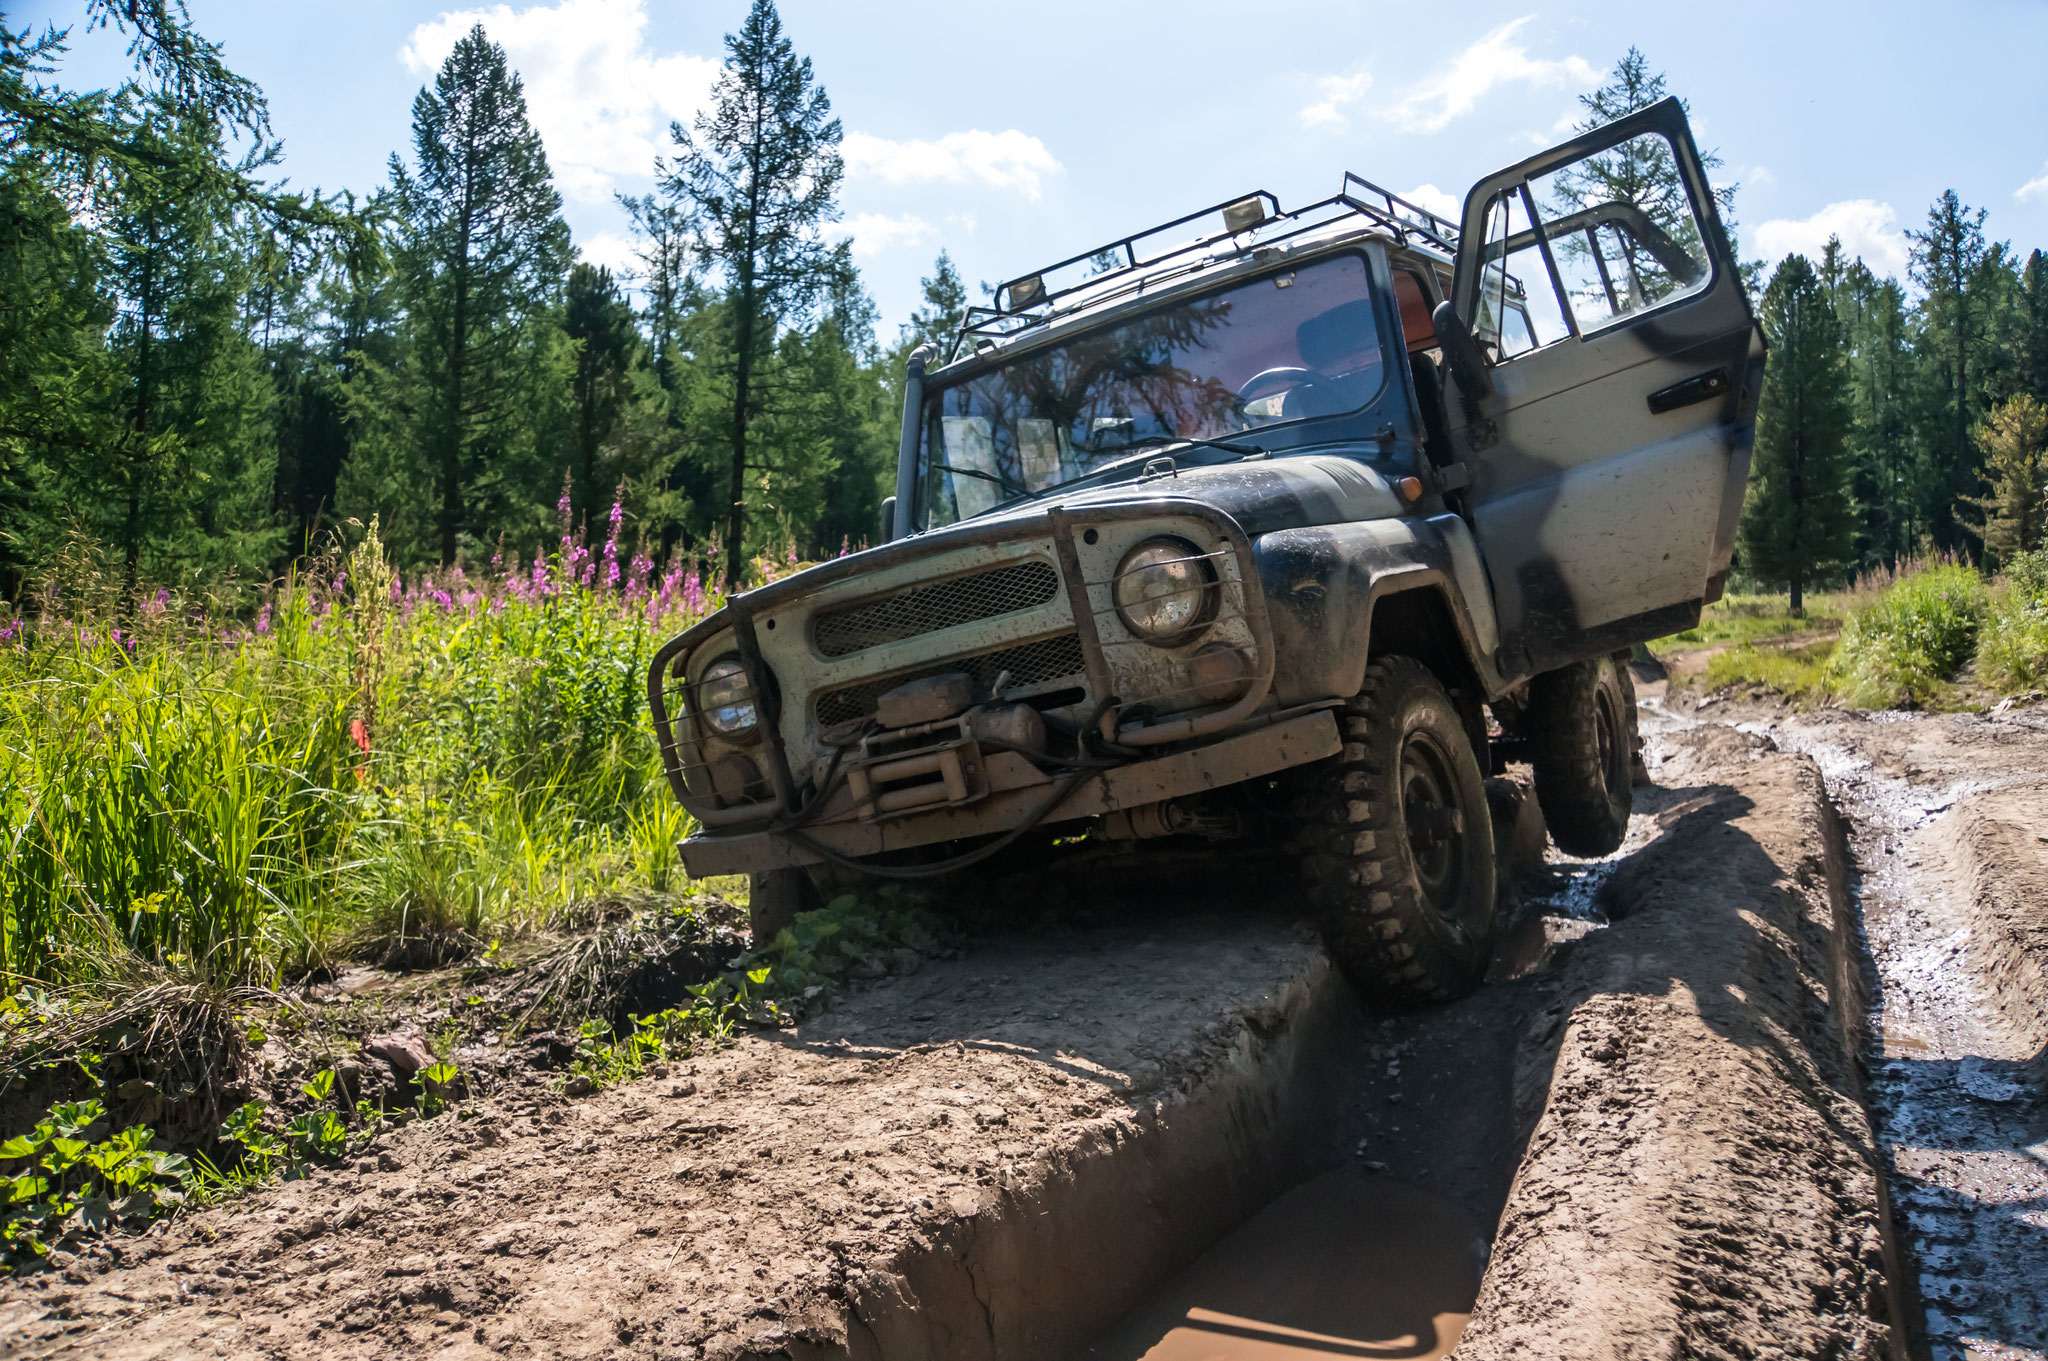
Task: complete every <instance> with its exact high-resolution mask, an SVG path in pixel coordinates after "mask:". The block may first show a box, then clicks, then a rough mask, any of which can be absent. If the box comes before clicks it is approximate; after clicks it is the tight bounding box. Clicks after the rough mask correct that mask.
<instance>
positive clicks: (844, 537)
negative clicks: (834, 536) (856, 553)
mask: <svg viewBox="0 0 2048 1361" xmlns="http://www.w3.org/2000/svg"><path fill="white" fill-rule="evenodd" d="M852 545H853V536H852V535H850V534H841V535H840V536H839V556H840V557H842V558H843V557H845V556H846V555H847V553H848V551H849V550H850V549H851V548H852Z"/></svg>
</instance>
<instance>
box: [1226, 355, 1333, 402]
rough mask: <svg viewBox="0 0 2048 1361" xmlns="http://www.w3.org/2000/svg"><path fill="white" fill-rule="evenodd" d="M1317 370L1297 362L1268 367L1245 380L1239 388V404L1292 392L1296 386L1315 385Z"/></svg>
mask: <svg viewBox="0 0 2048 1361" xmlns="http://www.w3.org/2000/svg"><path fill="white" fill-rule="evenodd" d="M1315 382H1316V375H1315V371H1314V370H1312V369H1304V368H1302V367H1300V366H1299V365H1296V364H1282V365H1280V366H1279V367H1278V368H1272V369H1266V370H1264V371H1263V372H1260V373H1255V374H1253V375H1252V376H1251V377H1249V378H1247V379H1245V380H1244V386H1243V387H1240V388H1239V389H1238V390H1237V401H1238V405H1240V406H1242V405H1244V403H1246V402H1256V401H1257V400H1258V399H1259V398H1261V397H1270V396H1272V395H1273V394H1274V393H1276V392H1292V391H1294V390H1295V389H1296V388H1305V387H1314V386H1315Z"/></svg>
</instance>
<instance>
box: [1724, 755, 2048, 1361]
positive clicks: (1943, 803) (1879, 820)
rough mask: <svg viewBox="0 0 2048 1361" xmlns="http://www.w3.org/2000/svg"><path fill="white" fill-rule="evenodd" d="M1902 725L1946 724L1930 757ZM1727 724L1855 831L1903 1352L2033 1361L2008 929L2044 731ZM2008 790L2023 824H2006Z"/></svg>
mask: <svg viewBox="0 0 2048 1361" xmlns="http://www.w3.org/2000/svg"><path fill="white" fill-rule="evenodd" d="M1916 724H1923V725H1930V726H1933V725H1937V724H1938V725H1943V727H1944V728H1945V729H1946V730H1945V731H1941V732H1930V733H1929V734H1927V736H1928V737H1931V738H1939V739H1941V740H1940V742H1939V743H1938V744H1935V745H1934V746H1933V747H1932V749H1930V744H1929V743H1928V742H1926V741H1923V740H1920V739H1921V734H1919V733H1916V732H1913V731H1911V730H1910V729H1909V728H1908V727H1905V726H1901V725H1916ZM1736 726H1737V727H1738V728H1739V729H1740V730H1743V731H1749V732H1755V733H1759V734H1763V735H1768V736H1769V737H1770V738H1772V739H1773V740H1774V741H1775V742H1776V743H1777V744H1778V745H1779V746H1780V747H1781V748H1783V749H1785V750H1788V751H1794V752H1798V753H1801V754H1803V755H1806V756H1809V757H1811V758H1812V759H1813V760H1814V762H1815V763H1816V764H1817V765H1818V766H1819V767H1820V769H1821V772H1822V774H1823V776H1824V778H1825V779H1826V780H1827V782H1828V786H1829V789H1830V792H1831V793H1832V794H1833V796H1834V798H1835V799H1836V801H1837V803H1838V805H1839V806H1840V807H1841V808H1842V810H1843V811H1844V812H1845V813H1846V814H1847V815H1848V816H1849V818H1850V820H1851V821H1852V824H1853V828H1854V831H1853V836H1852V842H1851V845H1852V849H1853V853H1854V856H1855V860H1856V862H1857V873H1856V875H1855V876H1854V878H1853V880H1852V887H1853V890H1854V892H1855V895H1856V899H1857V906H1858V909H1859V917H1860V920H1861V923H1862V934H1863V947H1864V955H1865V967H1866V970H1867V972H1868V974H1869V982H1870V985H1871V999H1870V1018H1869V1026H1870V1032H1871V1052H1870V1054H1869V1056H1868V1061H1869V1064H1870V1069H1871V1077H1870V1093H1871V1106H1872V1114H1873V1116H1874V1118H1875V1120H1876V1122H1877V1128H1878V1134H1879V1139H1880V1142H1881V1145H1882V1147H1883V1149H1884V1153H1885V1156H1886V1162H1887V1165H1888V1171H1889V1176H1890V1182H1891V1192H1892V1196H1893V1201H1894V1204H1895V1206H1896V1215H1897V1219H1898V1237H1899V1241H1900V1244H1901V1247H1902V1248H1903V1249H1904V1255H1905V1257H1906V1261H1905V1263H1904V1266H1905V1268H1906V1272H1905V1274H1906V1276H1907V1281H1906V1285H1907V1288H1908V1291H1909V1296H1908V1298H1909V1300H1912V1301H1917V1303H1918V1305H1919V1311H1918V1314H1919V1316H1918V1317H1917V1318H1909V1323H1910V1325H1911V1326H1912V1327H1913V1330H1914V1332H1915V1333H1916V1336H1915V1339H1914V1341H1915V1344H1916V1346H1915V1350H1916V1352H1918V1353H1919V1354H1920V1355H1924V1356H1926V1357H1928V1358H1929V1359H1930V1361H1962V1359H1963V1358H2000V1359H2001V1361H2005V1359H2007V1358H2010V1359H2011V1361H2048V1103H2044V1100H2043V1096H2044V1091H2043V1088H2044V1083H2043V1076H2044V1059H2048V1024H2044V1022H2048V964H2044V961H2043V958H2042V957H2041V956H2040V955H2039V954H2036V953H2034V952H2033V951H2031V950H2029V948H2028V942H2027V941H2026V940H2025V939H2023V937H2024V936H2025V935H2026V934H2027V933H2028V931H2029V929H2030V925H2031V930H2032V931H2033V932H2034V933H2036V940H2035V942H2034V944H2035V945H2036V946H2038V945H2039V944H2040V943H2041V938H2043V937H2048V845H2044V844H2042V843H2041V842H2040V841H2039V840H2038V837H2039V835H2040V834H2041V833H2043V832H2048V798H2033V797H2030V795H2038V794H2041V793H2042V792H2044V791H2048V731H2042V730H2040V729H2039V728H2037V727H2035V725H2033V724H2026V725H2025V726H2026V727H2027V728H2032V729H2034V731H2033V741H2032V744H2031V746H2032V753H2033V754H2032V755H2031V757H2027V756H2022V757H2021V759H2020V760H2019V761H2018V762H2017V763H2014V762H2011V761H2008V760H2005V759H2002V758H2003V757H2005V756H2007V755H2009V754H2010V747H2011V745H2012V744H2011V742H2010V741H2009V740H2000V741H1998V742H1995V743H1994V742H1989V741H1986V742H1983V743H1982V744H1981V745H1982V747H1983V751H1982V753H1981V757H1980V760H1978V761H1972V760H1971V759H1970V758H1969V748H1970V746H1971V745H1972V744H1971V743H1970V742H1969V741H1968V740H1967V737H1968V735H1969V734H1970V733H1971V732H1972V727H1971V725H1969V724H1968V723H1967V721H1965V720H1961V719H1954V718H1948V719H1937V718H1930V717H1923V716H1918V715H1909V714H1870V715H1867V716H1862V717H1853V718H1852V717H1850V716H1846V715H1842V714H1830V715H1822V716H1817V717H1806V716H1789V717H1778V718H1774V719H1770V720H1765V721H1754V720H1752V721H1748V722H1741V723H1739V724H1737V725H1736ZM2010 736H2011V733H2010V731H2008V733H2007V734H2006V735H2005V737H2006V738H2009V737H2010ZM1957 738H1962V739H1965V740H1962V741H1960V742H1956V741H1955V739H1957ZM1951 743H1954V745H1956V746H1960V747H1961V750H1960V751H1957V750H1953V749H1945V748H1950V747H1951ZM2000 748H2005V749H2006V750H2003V751H2001V750H2000ZM1973 767H1974V768H1973ZM2016 799H2017V800H2018V802H2019V804H2020V805H2021V807H2020V809H2019V814H2020V817H2021V818H2022V819H2025V818H2027V817H2028V816H2029V815H2031V819H2032V826H2031V827H2030V828H2029V827H2026V826H2023V825H2013V822H2014V812H2015V810H2014V809H2013V808H2012V807H2011V806H2010V805H2011V804H2012V803H2013V802H2014V801H2015V800H2016ZM2013 842H2017V843H2019V849H2018V851H2017V853H2015V850H2014V848H2013V847H2012V846H2011V845H2009V844H2006V843H2013ZM2028 843H2033V846H2034V848H2035V849H2034V859H2035V861H2036V863H2035V864H2034V865H2032V866H2029V865H2028V864H2027V858H2028V857H2027V854H2026V847H2027V844H2028ZM2029 870H2032V871H2033V873H2032V875H2029ZM2029 881H2030V882H2029ZM2001 903H2002V904H2003V905H2004V907H2005V909H2006V910H2005V911H2004V912H2001V911H1999V905H2000V904H2001ZM2029 919H2031V922H2030V921H2029Z"/></svg>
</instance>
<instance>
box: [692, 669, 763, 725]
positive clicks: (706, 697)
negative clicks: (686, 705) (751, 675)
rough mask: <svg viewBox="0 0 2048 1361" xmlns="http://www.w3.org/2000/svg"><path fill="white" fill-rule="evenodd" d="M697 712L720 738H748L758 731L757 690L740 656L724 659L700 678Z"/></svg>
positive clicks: (705, 670)
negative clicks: (755, 726) (755, 729)
mask: <svg viewBox="0 0 2048 1361" xmlns="http://www.w3.org/2000/svg"><path fill="white" fill-rule="evenodd" d="M697 712H698V713H699V714H702V715H703V717H704V721H705V722H706V723H709V724H710V725H711V730H712V731H713V732H715V733H717V734H718V735H719V736H720V737H744V736H745V735H746V734H748V733H750V732H752V731H753V730H754V724H755V723H756V722H757V721H758V719H757V716H756V713H755V709H754V687H753V686H751V685H749V684H748V683H747V669H746V667H744V666H742V665H741V664H740V659H739V658H738V657H720V658H719V659H718V660H717V661H715V662H713V663H711V665H709V666H707V667H705V668H704V672H703V674H702V675H700V676H698V677H697Z"/></svg>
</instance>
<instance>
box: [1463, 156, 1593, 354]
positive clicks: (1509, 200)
mask: <svg viewBox="0 0 2048 1361" xmlns="http://www.w3.org/2000/svg"><path fill="white" fill-rule="evenodd" d="M1568 331H1569V328H1568V327H1567V326H1566V325H1565V320H1564V307H1563V304H1562V303H1561V301H1560V300H1559V298H1558V296H1557V291H1556V290H1555V289H1554V288H1552V287H1551V283H1550V270H1549V267H1548V266H1547V265H1545V264H1544V262H1543V248H1542V247H1541V246H1540V245H1539V244H1537V241H1536V233H1535V232H1534V231H1533V230H1532V229H1531V227H1530V225H1529V211H1528V205H1527V203H1526V202H1525V201H1524V199H1523V195H1522V191H1521V189H1520V188H1519V187H1518V188H1514V189H1509V190H1506V191H1504V192H1503V193H1500V194H1497V195H1495V196H1494V200H1493V202H1492V203H1491V204H1489V205H1488V206H1487V209H1486V254H1485V259H1484V263H1483V265H1482V267H1481V270H1480V275H1479V307H1478V311H1477V313H1476V315H1475V316H1474V318H1473V322H1472V333H1473V335H1474V337H1476V338H1477V339H1478V341H1479V343H1480V344H1482V345H1484V346H1486V347H1487V348H1488V349H1490V350H1491V351H1492V353H1493V357H1494V358H1495V359H1512V358H1514V357H1515V356H1516V355H1518V354H1522V353H1524V352H1526V351H1528V350H1533V349H1535V348H1536V347H1537V346H1539V345H1548V344H1550V343H1551V342H1552V341H1554V340H1562V339H1563V338H1564V337H1565V335H1566V334H1567V333H1568Z"/></svg>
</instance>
